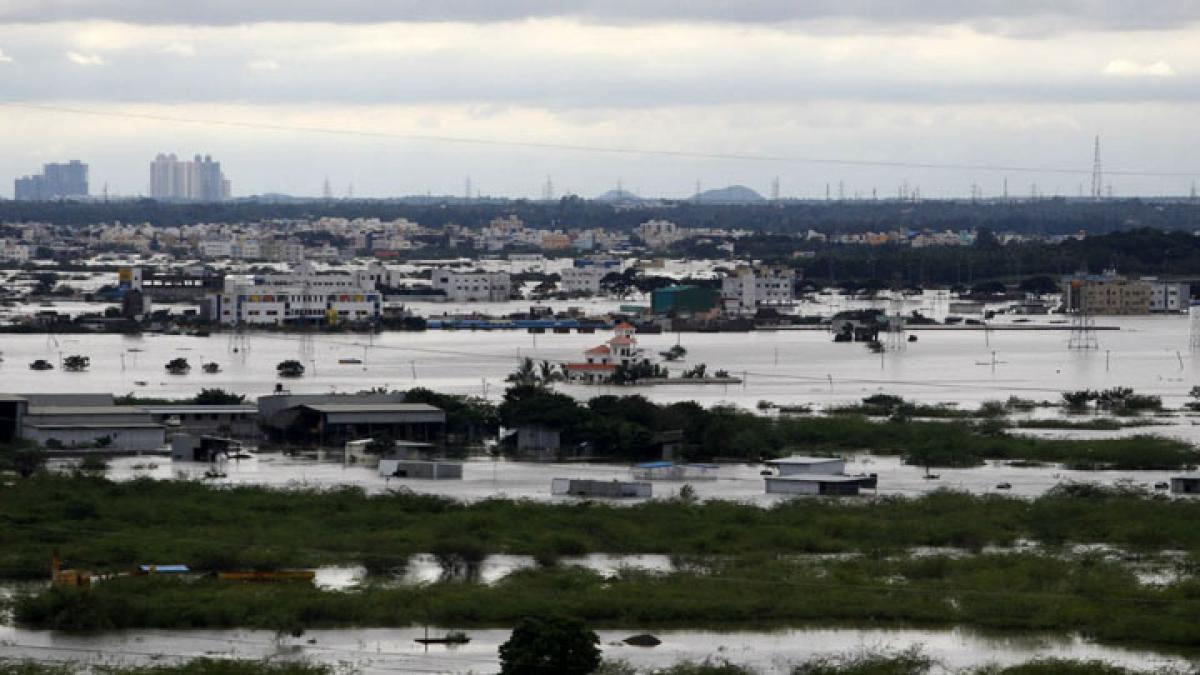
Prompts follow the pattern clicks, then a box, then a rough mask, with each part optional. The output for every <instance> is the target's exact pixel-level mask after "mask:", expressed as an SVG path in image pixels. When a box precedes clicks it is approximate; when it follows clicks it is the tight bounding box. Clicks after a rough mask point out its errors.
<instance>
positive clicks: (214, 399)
mask: <svg viewBox="0 0 1200 675" xmlns="http://www.w3.org/2000/svg"><path fill="white" fill-rule="evenodd" d="M245 400H246V397H245V396H244V395H242V394H234V393H232V392H228V391H225V390H224V389H201V390H200V393H199V394H196V398H195V399H193V402H194V403H195V404H196V405H238V404H240V403H243V402H244V401H245Z"/></svg>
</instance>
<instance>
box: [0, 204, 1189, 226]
mask: <svg viewBox="0 0 1200 675" xmlns="http://www.w3.org/2000/svg"><path fill="white" fill-rule="evenodd" d="M510 214H511V215H516V216H518V217H519V218H521V220H523V221H524V222H525V223H526V224H527V225H528V226H530V227H539V228H562V229H570V228H591V227H606V228H613V229H617V230H630V229H632V228H634V227H636V226H637V225H638V224H640V223H642V222H645V221H646V220H649V219H652V218H666V219H669V220H671V221H673V222H675V223H676V224H677V225H679V226H681V227H687V228H696V227H720V228H730V229H752V230H760V231H764V232H775V233H788V234H792V233H797V232H805V231H807V230H809V229H814V230H818V231H821V232H864V231H881V230H895V229H917V230H922V229H932V230H947V229H949V230H962V229H974V228H980V227H986V228H990V229H992V230H995V231H998V232H1019V233H1024V234H1068V233H1073V232H1078V231H1080V230H1086V231H1088V232H1091V233H1102V232H1111V231H1115V230H1122V229H1130V228H1136V227H1153V228H1159V229H1182V230H1191V229H1193V228H1197V227H1200V203H1196V202H1185V201H1177V202H1148V201H1143V200H1140V199H1124V200H1112V201H1104V202H1099V203H1096V202H1082V201H1067V200H1065V199H1046V200H1039V201H1032V202H979V203H972V202H969V201H925V202H917V203H912V202H896V201H866V202H838V201H831V202H783V203H778V204H758V205H719V204H696V203H692V202H687V201H683V202H666V203H662V204H661V205H655V206H643V207H638V208H623V207H619V206H616V205H613V204H609V203H606V202H598V201H592V200H587V199H581V198H579V197H564V198H563V199H560V200H558V201H555V202H535V201H528V200H511V201H509V200H482V201H472V202H464V201H463V200H461V199H457V200H456V199H446V200H437V199H428V200H424V199H411V200H333V201H318V200H312V201H303V202H282V203H280V202H270V201H231V202H224V203H218V204H169V203H160V202H156V201H153V200H149V199H144V200H131V201H113V202H90V203H79V202H17V201H4V202H0V222H29V221H36V222H48V223H53V224H59V225H87V224H91V223H99V222H114V221H121V222H126V223H141V222H148V223H150V224H152V225H157V226H172V225H184V224H190V223H201V222H238V221H259V220H269V219H301V218H315V217H321V216H335V217H345V218H358V217H363V218H382V219H389V220H390V219H395V218H408V219H409V220H413V221H415V222H418V223H420V224H421V225H425V226H429V227H440V226H443V225H446V224H448V223H457V224H459V225H465V226H469V227H477V226H480V225H485V224H487V222H488V221H490V220H491V219H492V218H495V217H497V216H507V215H510Z"/></svg>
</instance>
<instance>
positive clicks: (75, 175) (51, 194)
mask: <svg viewBox="0 0 1200 675" xmlns="http://www.w3.org/2000/svg"><path fill="white" fill-rule="evenodd" d="M86 196H88V165H87V164H84V163H83V162H80V161H79V160H77V159H73V160H71V161H70V162H67V163H66V164H45V165H43V166H42V173H40V174H38V175H34V176H24V177H22V178H18V179H17V180H16V181H15V182H14V184H13V197H14V198H15V199H17V200H21V201H46V200H50V199H69V198H73V197H86Z"/></svg>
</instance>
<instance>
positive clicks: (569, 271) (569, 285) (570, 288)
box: [559, 265, 610, 295]
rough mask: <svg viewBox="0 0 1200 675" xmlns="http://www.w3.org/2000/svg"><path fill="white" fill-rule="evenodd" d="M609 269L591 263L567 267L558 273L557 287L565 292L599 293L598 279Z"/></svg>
mask: <svg viewBox="0 0 1200 675" xmlns="http://www.w3.org/2000/svg"><path fill="white" fill-rule="evenodd" d="M609 271H610V270H608V269H607V268H604V267H598V266H591V265H590V266H588V267H568V268H566V269H564V270H563V271H562V272H560V273H559V274H560V276H561V277H562V281H561V282H560V283H559V288H561V289H562V290H563V291H565V292H567V293H587V294H589V295H599V294H600V280H601V279H603V278H604V277H605V275H607V274H608V273H609Z"/></svg>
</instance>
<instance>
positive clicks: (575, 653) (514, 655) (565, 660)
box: [500, 616, 600, 675]
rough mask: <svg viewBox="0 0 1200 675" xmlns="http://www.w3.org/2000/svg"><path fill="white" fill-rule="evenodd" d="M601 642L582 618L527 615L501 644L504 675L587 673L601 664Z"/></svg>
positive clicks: (501, 669)
mask: <svg viewBox="0 0 1200 675" xmlns="http://www.w3.org/2000/svg"><path fill="white" fill-rule="evenodd" d="M599 643H600V638H598V637H596V633H595V632H593V631H592V630H591V629H590V628H588V627H587V626H586V625H584V623H583V622H582V621H580V620H578V619H571V618H566V617H558V616H541V617H527V618H525V619H522V620H521V622H520V623H519V624H517V627H516V628H514V629H513V632H512V635H511V636H510V637H509V638H508V641H507V642H505V643H504V644H502V645H500V675H538V674H540V673H545V674H546V675H551V674H553V675H586V674H587V673H591V672H592V671H594V670H596V668H598V667H599V666H600V648H599V647H597V646H596V645H598V644H599Z"/></svg>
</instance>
